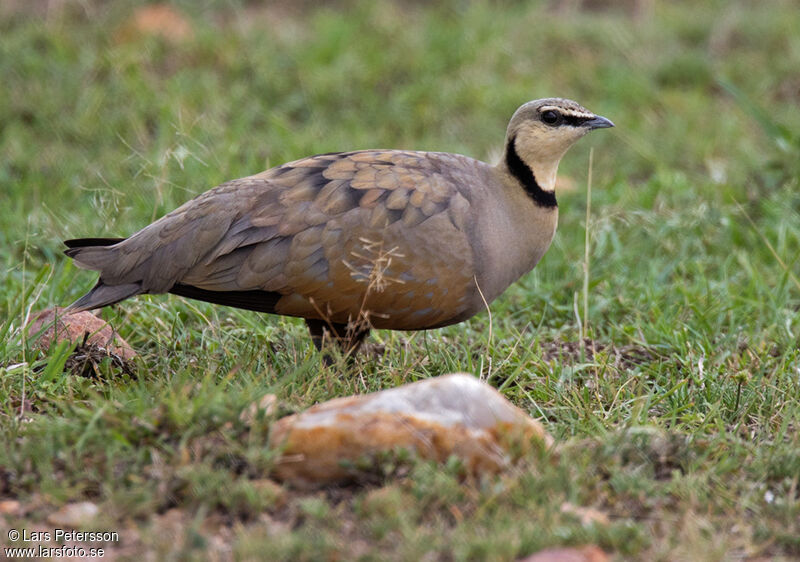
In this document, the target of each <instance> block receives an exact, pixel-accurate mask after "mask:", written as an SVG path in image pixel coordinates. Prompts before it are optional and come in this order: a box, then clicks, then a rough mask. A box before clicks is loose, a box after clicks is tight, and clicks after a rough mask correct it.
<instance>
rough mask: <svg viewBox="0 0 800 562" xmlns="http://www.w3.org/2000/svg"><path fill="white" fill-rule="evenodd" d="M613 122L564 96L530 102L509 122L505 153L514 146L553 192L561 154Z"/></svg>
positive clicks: (544, 185) (537, 176) (544, 184)
mask: <svg viewBox="0 0 800 562" xmlns="http://www.w3.org/2000/svg"><path fill="white" fill-rule="evenodd" d="M613 126H614V123H612V122H611V121H609V120H608V119H606V118H605V117H601V116H599V115H595V114H594V113H592V112H591V111H589V110H588V109H586V108H585V107H583V106H581V105H579V104H577V103H576V102H574V101H572V100H568V99H562V98H545V99H540V100H534V101H529V102H528V103H526V104H524V105H523V106H521V107H520V108H519V109H517V111H516V112H515V113H514V115H513V116H512V117H511V121H510V122H509V124H508V130H507V132H506V156H508V153H509V152H510V151H511V150H512V149H513V151H514V152H516V154H517V155H518V157H519V159H520V160H521V161H522V162H523V163H524V164H525V165H526V166H527V167H528V168H530V170H531V171H532V172H533V175H534V176H535V177H536V181H537V182H538V183H539V185H540V186H541V188H542V189H544V190H545V191H552V189H553V187H554V185H555V176H556V171H557V170H558V163H559V161H560V160H561V157H562V156H564V154H565V153H566V152H567V150H568V149H569V147H571V146H572V145H573V144H575V142H576V141H577V140H578V139H580V138H581V137H582V136H583V135H585V134H586V133H588V132H589V131H591V130H593V129H604V128H607V127H613Z"/></svg>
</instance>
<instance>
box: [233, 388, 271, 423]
mask: <svg viewBox="0 0 800 562" xmlns="http://www.w3.org/2000/svg"><path fill="white" fill-rule="evenodd" d="M277 411H278V397H277V396H275V395H274V394H265V395H264V396H262V397H261V398H260V399H259V400H257V401H256V402H253V403H252V404H250V405H249V406H248V407H247V408H245V409H244V410H242V413H241V414H239V420H240V421H241V422H243V423H246V424H247V425H252V424H253V423H254V422H256V421H258V420H259V419H264V418H266V417H268V416H273V415H275V412H277Z"/></svg>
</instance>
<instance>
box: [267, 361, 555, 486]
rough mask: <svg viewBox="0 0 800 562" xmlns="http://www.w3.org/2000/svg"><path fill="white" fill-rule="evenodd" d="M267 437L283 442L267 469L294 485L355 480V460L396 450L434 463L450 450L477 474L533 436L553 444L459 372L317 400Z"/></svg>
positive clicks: (496, 467) (523, 448) (520, 450)
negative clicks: (322, 401)
mask: <svg viewBox="0 0 800 562" xmlns="http://www.w3.org/2000/svg"><path fill="white" fill-rule="evenodd" d="M269 441H270V445H271V446H272V447H282V448H283V450H282V453H283V454H282V457H281V458H280V459H279V460H278V462H277V463H276V466H275V469H274V476H275V477H276V478H277V479H279V480H283V481H289V482H290V483H292V484H293V485H295V486H299V487H314V486H319V485H324V484H328V483H332V482H337V481H348V480H359V477H360V476H363V472H359V471H358V470H357V469H355V468H353V465H354V464H355V463H360V461H361V460H363V459H364V458H365V457H366V458H369V457H370V456H373V455H376V454H378V455H379V454H380V453H386V452H392V451H396V450H398V449H406V450H410V451H411V452H413V453H415V454H416V455H417V456H419V457H421V458H424V459H432V460H436V461H438V462H444V461H445V460H447V459H448V457H450V456H451V455H455V456H457V457H459V458H460V459H461V460H462V461H463V463H464V465H465V467H466V469H467V470H468V471H469V472H470V473H471V474H474V475H479V474H482V473H497V472H499V471H500V470H502V469H504V468H506V467H507V466H509V465H510V464H511V463H512V462H513V461H514V460H516V458H518V457H519V456H520V455H523V454H525V453H526V452H527V451H529V450H530V447H531V445H532V443H533V442H539V443H541V444H543V445H544V446H545V447H549V446H550V445H551V444H552V438H551V437H550V436H549V435H548V434H547V433H546V432H545V430H544V429H543V428H542V426H541V424H539V423H538V422H537V421H535V420H533V419H531V418H530V417H529V416H528V415H527V414H525V413H524V412H523V411H522V410H520V409H519V408H517V407H516V406H514V405H513V404H511V402H509V401H508V400H506V399H505V398H504V397H503V396H502V395H501V394H500V393H499V392H497V391H496V390H495V389H494V388H492V387H491V386H489V385H488V384H486V383H484V382H481V381H479V380H478V379H476V378H475V377H473V376H471V375H467V374H463V373H461V374H452V375H445V376H441V377H437V378H432V379H427V380H423V381H419V382H416V383H412V384H408V385H405V386H402V387H399V388H393V389H390V390H384V391H381V392H375V393H372V394H367V395H363V396H349V397H346V398H337V399H334V400H330V401H328V402H325V403H322V404H318V405H316V406H313V407H311V408H309V409H308V410H306V411H305V412H302V413H300V414H295V415H292V416H287V417H285V418H282V419H280V420H279V421H278V422H277V423H275V425H274V426H273V427H272V432H271V434H270V440H269ZM362 465H363V463H362Z"/></svg>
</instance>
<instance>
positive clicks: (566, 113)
mask: <svg viewBox="0 0 800 562" xmlns="http://www.w3.org/2000/svg"><path fill="white" fill-rule="evenodd" d="M539 111H540V112H542V113H544V112H545V111H557V112H558V113H561V114H562V115H564V116H565V117H575V118H576V119H593V118H594V114H593V113H584V112H582V111H573V110H571V109H564V108H563V107H558V106H556V105H545V106H543V107H542V108H541V109H539Z"/></svg>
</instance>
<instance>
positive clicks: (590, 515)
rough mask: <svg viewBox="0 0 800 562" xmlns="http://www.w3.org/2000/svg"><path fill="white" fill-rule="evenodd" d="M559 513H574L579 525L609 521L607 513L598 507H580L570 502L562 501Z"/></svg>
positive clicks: (603, 523)
mask: <svg viewBox="0 0 800 562" xmlns="http://www.w3.org/2000/svg"><path fill="white" fill-rule="evenodd" d="M561 513H567V514H569V515H574V516H575V517H577V518H578V519H580V522H581V525H583V526H584V527H588V526H589V525H591V524H597V525H608V524H609V523H610V521H609V519H608V515H606V514H605V513H603V512H602V511H600V510H599V509H594V508H592V507H581V506H579V505H574V504H571V503H570V502H564V503H562V504H561Z"/></svg>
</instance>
